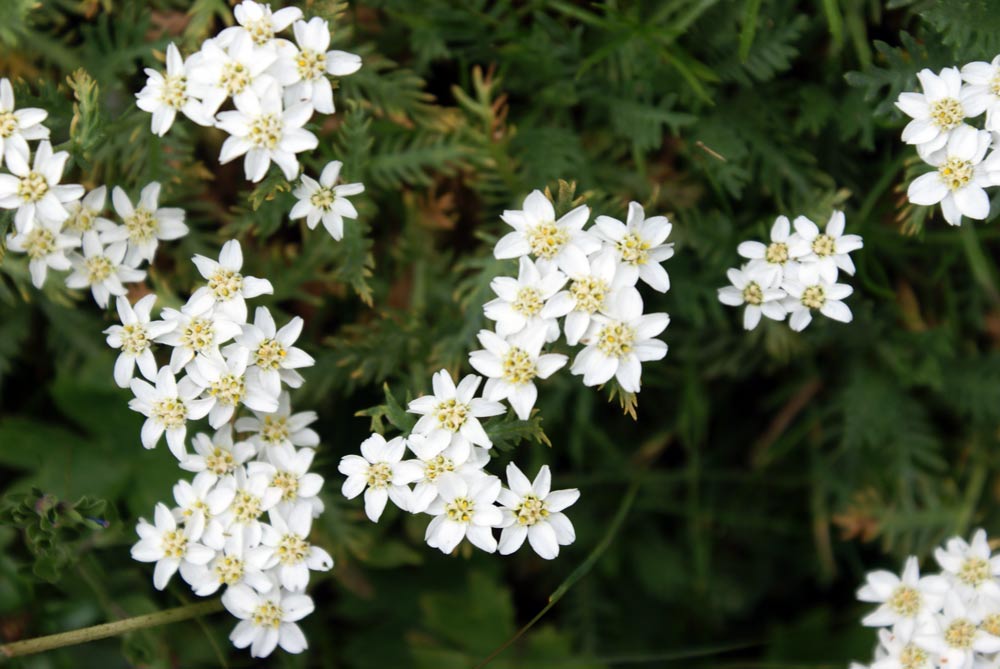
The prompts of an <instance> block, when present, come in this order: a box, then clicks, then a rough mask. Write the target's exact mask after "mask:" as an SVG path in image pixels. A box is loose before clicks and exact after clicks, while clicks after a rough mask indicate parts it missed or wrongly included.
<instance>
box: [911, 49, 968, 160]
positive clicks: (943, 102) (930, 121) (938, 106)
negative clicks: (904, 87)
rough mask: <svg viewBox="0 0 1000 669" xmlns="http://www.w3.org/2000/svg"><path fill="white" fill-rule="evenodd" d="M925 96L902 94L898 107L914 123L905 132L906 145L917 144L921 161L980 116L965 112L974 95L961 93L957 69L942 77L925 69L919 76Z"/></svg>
mask: <svg viewBox="0 0 1000 669" xmlns="http://www.w3.org/2000/svg"><path fill="white" fill-rule="evenodd" d="M917 78H918V79H919V80H920V85H921V87H922V88H923V91H924V92H923V93H900V94H899V98H898V99H897V100H896V106H897V107H899V109H900V110H902V112H903V113H904V114H906V115H907V116H909V117H910V118H912V119H913V120H912V121H910V122H909V123H908V124H907V125H906V127H905V128H903V141H904V142H906V143H907V144H914V145H916V147H917V150H918V151H919V152H920V155H921V157H923V156H926V155H927V154H929V153H932V152H934V151H937V150H938V149H940V148H942V147H944V145H945V143H946V142H947V141H948V136H949V134H950V133H951V132H952V131H954V130H955V129H956V128H959V127H961V126H962V125H963V122H964V121H965V119H966V118H967V117H969V116H976V115H977V114H981V113H982V112H983V109H982V108H980V109H979V110H978V112H976V113H970V111H975V110H969V109H966V104H967V103H968V102H969V99H968V98H969V97H970V95H971V93H970V91H969V89H965V90H963V89H962V75H961V74H960V73H959V71H958V68H955V67H946V68H945V69H943V70H941V72H940V74H934V73H933V72H932V71H931V70H928V69H926V68H925V69H923V70H921V71H920V72H918V73H917Z"/></svg>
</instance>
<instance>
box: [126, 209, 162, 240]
mask: <svg viewBox="0 0 1000 669" xmlns="http://www.w3.org/2000/svg"><path fill="white" fill-rule="evenodd" d="M125 229H126V230H128V236H129V239H131V240H132V241H134V242H146V241H149V240H150V239H153V238H154V237H156V232H157V230H159V229H160V223H159V221H157V220H156V216H154V215H153V212H151V211H150V210H149V209H146V208H145V207H136V208H135V211H133V212H132V215H131V216H129V217H127V218H126V219H125Z"/></svg>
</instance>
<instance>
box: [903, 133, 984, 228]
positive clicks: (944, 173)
mask: <svg viewBox="0 0 1000 669" xmlns="http://www.w3.org/2000/svg"><path fill="white" fill-rule="evenodd" d="M991 142H992V135H991V134H990V132H989V131H987V130H976V129H975V128H972V127H970V126H967V125H963V126H960V127H958V128H956V129H955V130H953V131H952V132H951V133H950V134H949V136H948V142H947V144H946V145H945V146H944V147H943V148H942V149H941V150H940V151H936V152H934V153H933V154H930V155H928V156H927V157H926V158H925V160H926V161H927V162H928V163H930V164H931V165H933V166H934V167H936V168H937V170H935V171H933V172H928V173H927V174H924V175H921V176H919V177H917V178H916V179H914V180H913V183H911V184H910V187H909V188H907V190H906V196H907V197H908V198H909V200H910V202H912V203H913V204H920V205H927V206H933V205H935V204H938V203H940V204H941V212H942V213H943V214H944V218H945V220H946V221H948V223H950V224H951V225H960V224H961V223H962V216H968V217H969V218H973V219H977V220H983V219H984V218H986V216H987V214H989V213H990V198H989V196H988V195H987V194H986V191H985V190H984V189H985V188H986V187H989V186H994V185H997V184H1000V174H998V173H997V171H998V170H1000V160H998V158H1000V153H997V152H993V153H992V154H991V155H990V156H989V158H985V156H986V152H987V151H988V150H989V148H990V144H991ZM984 158H985V160H984Z"/></svg>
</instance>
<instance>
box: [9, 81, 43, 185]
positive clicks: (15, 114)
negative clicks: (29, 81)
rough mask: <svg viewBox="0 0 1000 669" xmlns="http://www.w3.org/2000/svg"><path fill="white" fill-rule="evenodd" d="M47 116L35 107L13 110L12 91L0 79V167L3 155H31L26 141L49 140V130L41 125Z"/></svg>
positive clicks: (11, 88) (10, 87)
mask: <svg viewBox="0 0 1000 669" xmlns="http://www.w3.org/2000/svg"><path fill="white" fill-rule="evenodd" d="M48 115H49V113H48V112H47V111H45V110H44V109H38V108H36V107H25V108H24V109H14V89H13V87H12V86H11V85H10V81H8V80H7V78H6V77H4V78H3V79H0V165H3V158H4V156H5V155H8V154H11V153H14V152H17V153H20V154H21V155H23V156H27V155H28V154H29V153H31V151H30V150H29V149H28V141H34V140H38V139H48V138H49V129H48V128H46V127H45V126H44V125H42V121H44V120H45V119H46V118H47V117H48Z"/></svg>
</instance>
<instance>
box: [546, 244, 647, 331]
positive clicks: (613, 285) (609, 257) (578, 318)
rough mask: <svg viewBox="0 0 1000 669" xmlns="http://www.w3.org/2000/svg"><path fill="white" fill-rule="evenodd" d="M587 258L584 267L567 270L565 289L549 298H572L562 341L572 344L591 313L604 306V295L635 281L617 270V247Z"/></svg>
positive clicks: (605, 298)
mask: <svg viewBox="0 0 1000 669" xmlns="http://www.w3.org/2000/svg"><path fill="white" fill-rule="evenodd" d="M588 262H589V264H590V267H589V268H588V270H587V271H586V272H583V273H581V274H571V275H570V277H569V278H570V284H569V289H568V290H565V291H563V292H561V293H557V294H556V296H555V297H553V298H552V299H553V301H556V300H561V299H564V298H562V297H561V296H562V295H564V294H565V295H567V296H568V297H569V299H570V300H571V301H572V304H573V308H572V309H571V310H570V312H569V313H568V314H566V320H565V321H564V322H563V331H564V333H565V335H566V343H567V344H569V345H570V346H576V344H577V342H579V341H580V337H582V336H583V335H584V333H585V332H586V331H587V328H588V327H589V326H590V319H591V317H592V316H593V315H594V314H595V313H597V312H598V311H601V310H602V309H604V308H605V306H606V303H605V301H606V300H607V297H608V295H610V294H611V293H612V292H614V291H616V290H618V289H619V288H622V287H624V286H626V285H634V284H635V281H632V283H631V284H629V283H628V278H629V277H627V276H626V275H625V274H624V273H622V272H619V271H618V268H619V267H620V265H619V263H618V259H617V251H615V249H613V248H607V249H605V250H604V251H601V252H600V253H597V254H595V255H593V256H591V257H590V258H588Z"/></svg>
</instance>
